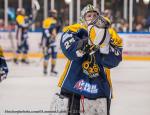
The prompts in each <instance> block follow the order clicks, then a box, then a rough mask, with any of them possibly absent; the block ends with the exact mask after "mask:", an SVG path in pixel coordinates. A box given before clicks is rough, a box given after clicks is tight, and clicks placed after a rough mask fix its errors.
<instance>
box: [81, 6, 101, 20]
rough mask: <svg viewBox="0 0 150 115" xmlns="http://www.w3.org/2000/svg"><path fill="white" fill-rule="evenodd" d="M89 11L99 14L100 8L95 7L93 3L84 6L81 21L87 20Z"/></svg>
mask: <svg viewBox="0 0 150 115" xmlns="http://www.w3.org/2000/svg"><path fill="white" fill-rule="evenodd" d="M88 12H96V13H97V14H98V15H99V14H100V12H99V10H98V9H97V8H96V7H94V6H93V5H91V4H88V5H87V6H85V7H84V8H83V10H82V11H81V17H80V21H81V22H85V21H86V20H85V15H86V14H87V13H88Z"/></svg>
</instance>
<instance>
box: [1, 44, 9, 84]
mask: <svg viewBox="0 0 150 115" xmlns="http://www.w3.org/2000/svg"><path fill="white" fill-rule="evenodd" d="M7 73H8V68H7V64H6V61H5V58H4V56H3V51H2V48H1V47H0V82H1V81H2V80H4V79H6V77H7Z"/></svg>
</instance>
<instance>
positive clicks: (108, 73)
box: [105, 68, 112, 87]
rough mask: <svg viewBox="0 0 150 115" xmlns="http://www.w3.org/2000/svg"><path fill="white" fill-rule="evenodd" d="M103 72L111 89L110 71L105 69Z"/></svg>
mask: <svg viewBox="0 0 150 115" xmlns="http://www.w3.org/2000/svg"><path fill="white" fill-rule="evenodd" d="M105 72H106V76H107V80H108V82H109V84H110V86H111V87H112V82H111V77H110V69H108V68H105Z"/></svg>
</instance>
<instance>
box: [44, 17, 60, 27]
mask: <svg viewBox="0 0 150 115" xmlns="http://www.w3.org/2000/svg"><path fill="white" fill-rule="evenodd" d="M56 22H57V21H56V20H55V19H53V18H50V17H48V18H46V19H45V20H44V21H43V28H44V29H48V28H50V26H51V25H52V24H56Z"/></svg>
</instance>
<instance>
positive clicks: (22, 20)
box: [16, 15, 34, 28]
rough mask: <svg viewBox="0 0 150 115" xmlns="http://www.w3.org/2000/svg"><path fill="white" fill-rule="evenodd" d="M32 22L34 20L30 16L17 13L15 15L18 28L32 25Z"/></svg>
mask: <svg viewBox="0 0 150 115" xmlns="http://www.w3.org/2000/svg"><path fill="white" fill-rule="evenodd" d="M33 22H34V20H32V17H28V16H23V15H18V16H17V17H16V23H17V25H18V27H20V28H27V27H29V26H30V25H32V23H33Z"/></svg>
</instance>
